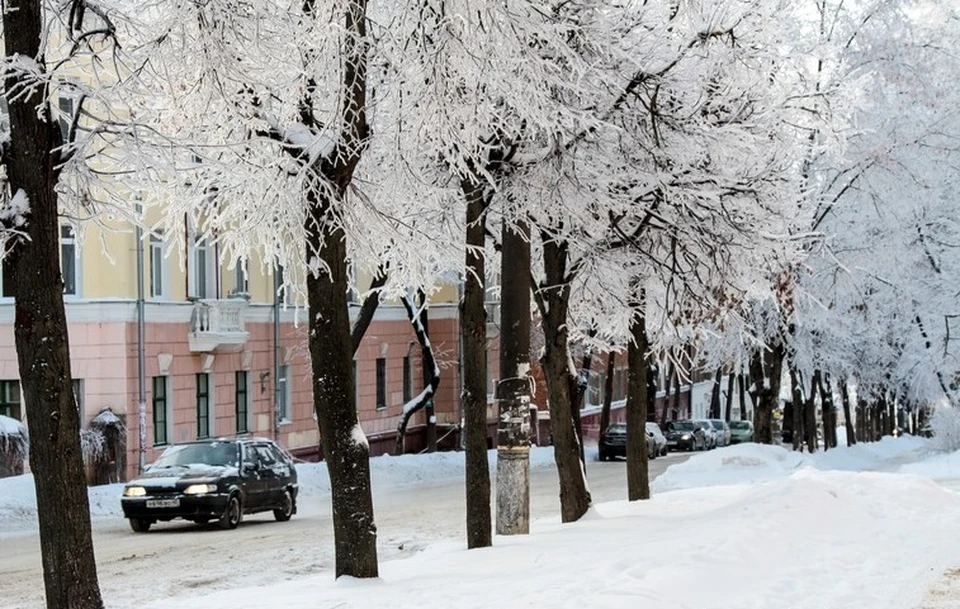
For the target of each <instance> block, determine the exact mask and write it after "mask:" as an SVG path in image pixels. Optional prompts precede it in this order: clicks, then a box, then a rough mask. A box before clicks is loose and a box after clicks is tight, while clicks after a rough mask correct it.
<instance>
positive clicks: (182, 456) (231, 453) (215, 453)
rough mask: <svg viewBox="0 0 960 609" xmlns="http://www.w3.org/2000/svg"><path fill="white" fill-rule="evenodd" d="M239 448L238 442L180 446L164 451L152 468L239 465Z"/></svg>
mask: <svg viewBox="0 0 960 609" xmlns="http://www.w3.org/2000/svg"><path fill="white" fill-rule="evenodd" d="M239 457H240V453H239V446H238V445H237V443H236V442H209V443H201V444H179V445H176V446H171V447H169V448H167V450H165V451H163V454H162V455H160V458H159V459H157V460H156V462H154V464H153V466H152V467H176V466H178V465H225V466H230V467H237V466H238V465H239V463H238V462H239Z"/></svg>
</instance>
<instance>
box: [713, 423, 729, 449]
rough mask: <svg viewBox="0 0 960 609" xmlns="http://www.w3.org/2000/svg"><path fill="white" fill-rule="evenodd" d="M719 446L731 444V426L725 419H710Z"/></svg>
mask: <svg viewBox="0 0 960 609" xmlns="http://www.w3.org/2000/svg"><path fill="white" fill-rule="evenodd" d="M710 425H712V426H713V435H714V436H715V437H716V439H717V446H730V435H731V434H730V426H729V425H728V424H727V422H726V421H724V420H723V419H710Z"/></svg>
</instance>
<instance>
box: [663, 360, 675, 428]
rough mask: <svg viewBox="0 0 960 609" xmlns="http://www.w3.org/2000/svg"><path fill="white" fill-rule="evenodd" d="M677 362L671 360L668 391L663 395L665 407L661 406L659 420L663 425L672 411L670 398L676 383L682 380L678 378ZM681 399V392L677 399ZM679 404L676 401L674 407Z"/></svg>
mask: <svg viewBox="0 0 960 609" xmlns="http://www.w3.org/2000/svg"><path fill="white" fill-rule="evenodd" d="M677 375H678V373H677V364H676V363H675V362H673V361H671V362H670V369H669V372H668V373H667V391H666V393H664V396H663V407H661V408H660V419H659V420H658V421H657V422H658V423H659V424H660V425H663V424H665V423H666V422H667V415H668V413H669V412H670V400H671V399H672V398H673V388H674V384H676V385H677V386H678V387H679V385H680V381H679V380H678V379H677ZM679 399H680V396H679V393H678V394H677V400H679ZM676 406H679V403H675V405H674V408H676Z"/></svg>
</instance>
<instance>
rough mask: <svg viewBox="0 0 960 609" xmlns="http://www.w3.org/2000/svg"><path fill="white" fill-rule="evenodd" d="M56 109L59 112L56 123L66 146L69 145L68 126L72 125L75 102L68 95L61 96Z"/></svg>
mask: <svg viewBox="0 0 960 609" xmlns="http://www.w3.org/2000/svg"><path fill="white" fill-rule="evenodd" d="M57 108H58V109H59V110H60V117H59V119H58V121H57V122H59V123H60V135H61V136H63V142H64V143H65V144H66V143H69V137H70V125H72V124H73V114H74V112H75V108H76V100H75V99H74V98H73V97H72V96H70V95H61V96H60V98H59V99H58V100H57Z"/></svg>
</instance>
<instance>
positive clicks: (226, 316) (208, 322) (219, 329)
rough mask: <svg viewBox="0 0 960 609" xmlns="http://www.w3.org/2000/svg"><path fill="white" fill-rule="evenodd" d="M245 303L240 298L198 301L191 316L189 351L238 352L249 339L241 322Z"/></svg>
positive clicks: (245, 306) (188, 336)
mask: <svg viewBox="0 0 960 609" xmlns="http://www.w3.org/2000/svg"><path fill="white" fill-rule="evenodd" d="M246 308H247V301H246V300H245V299H242V298H229V299H226V300H198V301H196V302H195V303H194V304H193V313H192V314H191V315H190V332H189V333H188V335H187V338H188V341H189V343H190V351H192V352H194V353H210V352H212V351H218V350H219V351H237V350H239V349H240V348H241V347H243V345H245V344H246V343H247V341H248V340H250V334H249V333H248V332H247V331H246V329H245V327H244V323H243V311H244V309H246Z"/></svg>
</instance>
